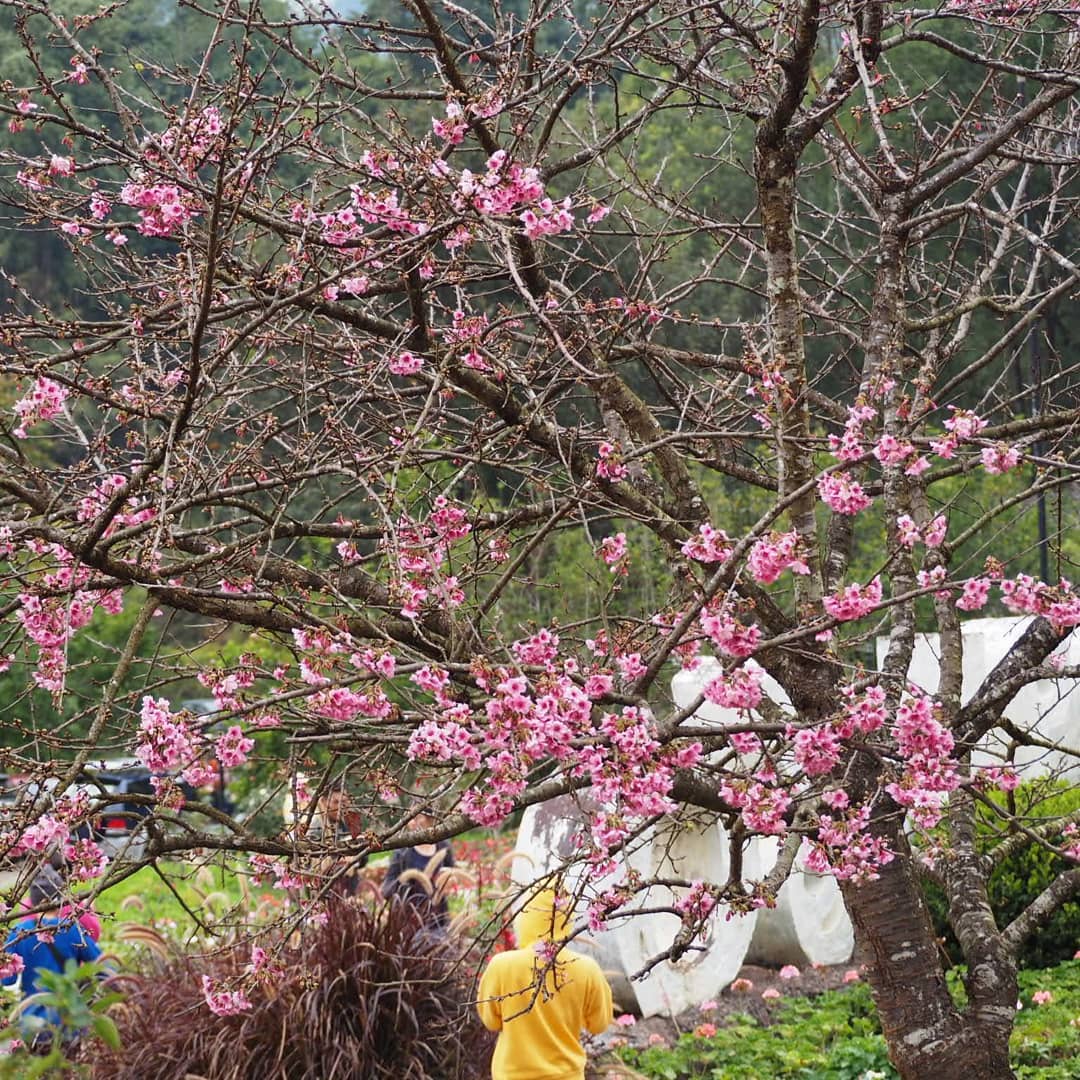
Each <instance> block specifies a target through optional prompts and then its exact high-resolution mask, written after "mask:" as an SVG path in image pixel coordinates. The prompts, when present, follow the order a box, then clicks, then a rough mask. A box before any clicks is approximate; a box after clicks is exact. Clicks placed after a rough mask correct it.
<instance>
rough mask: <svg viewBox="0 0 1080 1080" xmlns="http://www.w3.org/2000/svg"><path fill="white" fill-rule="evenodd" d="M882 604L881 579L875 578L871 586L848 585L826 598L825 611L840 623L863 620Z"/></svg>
mask: <svg viewBox="0 0 1080 1080" xmlns="http://www.w3.org/2000/svg"><path fill="white" fill-rule="evenodd" d="M880 603H881V578H880V577H875V578H874V580H873V581H871V582H870V584H869V585H867V586H865V587H863V586H860V585H854V584H853V585H848V586H847V587H846V588H844V589H840V590H838V591H837V592H835V593H834V594H833V595H832V596H826V597H825V599H824V601H823V604H824V606H825V610H826V611H827V612H828V613H829V614H830V615H831V616H832V617H833V618H834V619H838V620H839V621H840V622H847V621H849V620H851V619H861V618H862V617H863V616H864V615H869V614H870V612H871V611H873V610H874V609H875V608H876V607H877V606H878V605H879V604H880Z"/></svg>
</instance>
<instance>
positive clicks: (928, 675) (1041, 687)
mask: <svg viewBox="0 0 1080 1080" xmlns="http://www.w3.org/2000/svg"><path fill="white" fill-rule="evenodd" d="M1031 621H1032V620H1031V619H1030V618H1029V617H1026V616H1014V617H1009V618H996V619H968V620H965V621H964V622H963V623H962V624H961V634H962V637H963V644H964V659H963V683H962V689H961V700H962V701H963V702H967V701H969V700H970V699H971V698H972V696H974V694H975V693H976V692H977V691H978V689H979V687H980V686H981V685H982V683H983V680H984V679H985V678H986V676H987V675H988V674H989V673H990V672H991V671H993V670H994V668H995V667H996V666H997V665H998V663H999V662H1000V661H1001V660H1002V659H1003V658H1004V656H1005V654H1006V653H1007V652H1008V651H1009V649H1010V648H1012V646H1013V645H1014V644H1015V643H1016V642H1017V641H1018V640H1019V639H1020V637H1021V636H1022V635H1023V633H1024V630H1025V629H1026V628H1027V627H1028V625H1029V624H1030V623H1031ZM888 647H889V642H888V638H885V637H879V638H878V639H877V660H878V664H879V665H880V664H881V663H882V662H883V661H884V659H885V654H886V652H887V651H888ZM1058 651H1059V654H1060V655H1063V656H1064V657H1065V659H1066V661H1067V662H1068V663H1070V664H1076V663H1080V640H1078V637H1077V635H1075V634H1072V635H1070V636H1069V637H1068V638H1067V639H1066V641H1065V643H1064V644H1063V645H1062V646H1061V648H1060V649H1059V650H1058ZM907 675H908V681H909V682H912V683H915V684H916V685H917V686H919V687H920V688H921V689H922V690H924V691H925V692H927V693H930V694H933V693H936V691H937V689H938V682H939V677H940V644H939V638H938V635H937V634H918V635H917V636H916V638H915V650H914V653H913V655H912V658H911V664H910V665H909V666H908V673H907ZM1005 716H1006V717H1007V718H1008V719H1010V720H1012V721H1013V722H1014V723H1015V725H1016V726H1017V727H1018V728H1020V729H1021V730H1023V731H1028V732H1033V733H1034V734H1036V735H1038V736H1039V738H1040V739H1042V740H1044V741H1047V742H1053V743H1057V744H1059V745H1060V747H1061V749H1060V750H1047V749H1044V748H1042V747H1035V746H1018V747H1016V748H1015V752H1014V754H1013V761H1014V762H1015V765H1016V766H1017V769H1018V771H1019V772H1020V773H1021V774H1022V775H1023V776H1025V777H1027V776H1036V775H1045V774H1048V773H1055V774H1059V775H1062V776H1068V777H1070V778H1071V779H1073V780H1076V779H1080V688H1077V687H1076V685H1075V682H1074V680H1072V679H1043V680H1042V681H1040V682H1037V683H1032V684H1030V685H1029V686H1025V687H1024V688H1023V689H1022V690H1021V691H1020V692H1019V693H1018V694H1017V695H1016V697H1015V698H1014V699H1013V700H1012V702H1010V704H1009V706H1008V708H1007V709H1006V710H1005ZM1008 743H1009V738H1008V736H1007V735H1003V734H1002V733H1001V732H1000V731H995V732H993V733H991V735H990V736H988V737H987V739H985V740H984V741H983V743H982V744H981V746H980V748H979V749H978V750H977V751H976V752H975V753H974V754H973V755H972V762H973V763H974V764H976V765H994V764H1002V762H1003V761H1004V759H1005V757H1006V752H1007V750H1008Z"/></svg>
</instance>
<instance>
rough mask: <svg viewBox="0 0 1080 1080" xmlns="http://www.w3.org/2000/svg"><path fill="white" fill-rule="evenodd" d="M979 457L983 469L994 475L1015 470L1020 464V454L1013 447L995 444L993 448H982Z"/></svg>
mask: <svg viewBox="0 0 1080 1080" xmlns="http://www.w3.org/2000/svg"><path fill="white" fill-rule="evenodd" d="M979 457H980V458H981V459H982V463H983V468H984V469H986V471H987V472H988V473H993V474H995V475H996V474H998V473H1004V472H1008V471H1009V470H1010V469H1015V468H1016V466H1017V465H1019V464H1020V459H1021V454H1020V451H1019V450H1018V449H1017V448H1016V447H1015V446H1008V445H1007V444H1006V443H996V444H995V445H994V446H984V447H983V448H982V451H981V452H980V454H979Z"/></svg>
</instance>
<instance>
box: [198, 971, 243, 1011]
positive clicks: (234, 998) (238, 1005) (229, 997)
mask: <svg viewBox="0 0 1080 1080" xmlns="http://www.w3.org/2000/svg"><path fill="white" fill-rule="evenodd" d="M202 991H203V999H204V1000H205V1001H206V1005H207V1008H209V1010H210V1011H211V1012H212V1013H213V1014H214V1015H215V1016H236V1015H237V1014H239V1013H242V1012H249V1011H250V1010H251V1007H252V1006H251V1002H250V1001H249V1000H248V998H247V995H246V994H245V993H244V991H243V990H226V989H224V988H223V987H222V986H221V984H220V983H218V982H216V981H215V980H214V979H211V978H210V976H209V975H203V977H202Z"/></svg>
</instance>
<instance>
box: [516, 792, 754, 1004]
mask: <svg viewBox="0 0 1080 1080" xmlns="http://www.w3.org/2000/svg"><path fill="white" fill-rule="evenodd" d="M582 828H583V811H582V810H581V809H580V808H579V805H578V804H577V803H576V802H575V801H574V800H573V799H572V798H571V797H568V796H564V797H562V798H559V799H553V800H551V801H550V802H547V803H543V804H540V805H537V806H532V807H529V808H528V809H527V810H526V811H525V815H524V817H523V819H522V823H521V827H520V829H519V831H518V841H517V847H516V851H517V853H518V854H519V857H518V858H515V859H514V860H513V862H512V864H511V876H512V879H513V881H514V882H515V884H516V885H518V887H519V888H523V889H524V888H527V887H528V886H530V885H532V884H533V883H535V882H537V881H538V880H539V879H540V878H543V877H544V876H545V875H547V874H550V873H551V872H552V871H553V870H557V869H559V868H560V867H564V868H566V866H567V861H568V859H569V858H571V857H572V856H573V854H574V850H575V844H574V841H575V838H576V837H577V835H578V833H579V832H580V831H581V829H582ZM729 860H730V854H729V848H728V842H727V834H726V832H725V830H724V829H723V827H722V826H720V825H719V824H717V823H713V824H711V825H701V826H699V825H697V824H695V823H693V822H691V821H683V820H678V821H676V820H672V821H670V822H667V823H665V824H663V825H662V826H661V827H660V828H659V829H653V830H650V831H649V832H648V833H646V834H643V836H642V837H641V838H640V839H639V841H638V842H637V843H636V844H635V845H634V846H633V849H632V850H631V851H630V852H628V854H627V856H626V858H625V860H624V865H625V866H626V867H632V868H633V869H635V870H637V871H638V872H639V873H640V874H642V875H643V876H644V877H653V876H657V875H659V876H662V877H679V878H683V879H685V880H694V879H697V878H703V879H705V880H708V881H725V880H726V878H727V873H728V867H729ZM743 862H744V874H745V875H746V876H747V877H756V876H758V875H759V873H760V867H759V865H758V862H757V858H756V855H755V854H754V849H753V848H752V847H751V848H750V849H749V850H748V851H746V852H744V854H743ZM622 877H623V872H622V870H621V869H620V871H619V872H617V873H616V874H615V875H613V876H612V877H611V878H608V879H606V880H603V881H600V882H596V883H592V882H589V881H587V880H586V878H585V876H584V874H583V871H582V868H581V867H569V868H566V869H565V872H564V876H563V885H564V887H565V888H566V889H567V890H569V891H572V892H573V893H574V894H575V895H577V896H578V898H579V899H578V911H577V914H578V916H579V917H583V916H584V913H585V910H586V908H587V907H588V904H589V901H590V899H591V898H592V897H594V896H595V895H596V894H597V892H602V891H603V890H604V889H605V888H608V887H609V886H611V885H614V884H616V883H617V882H618V881H619V880H621V879H622ZM684 891H685V890H682V889H670V888H668V887H666V886H660V885H656V886H653V887H652V888H650V889H648V890H647V891H645V892H643V893H640V894H639V895H638V896H636V897H635V898H634V900H633V901H632V902H631V906H630V908H629V909H628V912H629V913H628V914H624V915H617V916H615V917H613V918H611V919H610V920H609V922H608V924H607V926H606V927H605V929H604V930H602V931H600V932H599V933H594V934H589V935H588V938H587V939H583V938H578V939H577V941H578V942H579V943H580V947H581V948H582V949H586V948H590V949H591V950H592V951H593V955H594V956H595V957H596V959H597V960H598V962H599V963H600V965H601V967H603V968H604V969H605V971H606V972H607V974H608V977H609V979H610V981H611V983H612V989H613V991H614V992H615V996H616V1000H617V1001H618V1002H619V1003H620V1005H622V1007H623V1008H625V1009H627V1010H629V1011H634V1012H638V1013H640V1014H641V1015H642V1016H646V1017H647V1016H657V1015H666V1016H676V1015H677V1014H679V1013H680V1012H683V1011H685V1010H686V1009H689V1008H692V1007H694V1006H696V1005H698V1004H700V1003H701V1002H702V1001H704V1000H706V999H707V998H710V997H714V996H715V995H716V994H718V993H720V991H722V990H723V989H724V988H725V987H726V986H728V985H729V984H730V982H731V981H732V979H734V978H735V976H736V975H737V973H738V971H739V968H740V967H741V966H742V963H743V957H744V956H745V955H746V950H747V948H748V947H749V945H750V940H751V938H752V937H753V933H754V926H755V924H756V922H757V918H758V913H757V912H756V911H753V912H750V913H749V914H747V915H740V916H735V917H733V918H730V919H728V918H727V917H726V915H727V913H726V911H725V910H723V909H722V908H718V909H717V911H716V913H715V914H714V916H713V918H712V919H711V920H710V922H709V929H708V932H707V934H706V936H705V938H704V940H699V941H696V942H694V944H695V945H698V946H701V948H695V949H691V950H688V951H687V952H686V953H685V954H684V955H683V956H682V957H681V958H680V959H679V960H678V961H677V962H675V963H672V962H671V961H670V960H664V961H662V962H661V963H659V964H657V965H656V966H655V967H653V968H652V969H651V970H650V971H649V973H648V974H647V975H646V976H645V977H644V978H642V979H639V980H636V981H633V982H632V981H631V980H630V976H632V975H634V974H636V973H637V972H639V971H640V970H641V969H642V968H644V967H645V965H646V964H647V963H648V962H649V961H650V960H651V959H652V958H654V957H655V956H657V955H658V954H660V953H662V952H664V950H666V949H667V948H669V947H670V946H671V944H672V941H673V940H674V938H675V936H676V934H677V933H678V931H679V928H680V926H681V922H680V919H679V917H678V916H677V915H674V914H666V913H660V912H653V913H650V914H640V915H638V914H632V912H634V911H638V910H641V909H643V908H653V907H662V906H671V905H673V904H674V902H675V901H676V900H677V899H678V896H679V894H681V893H682V892H684Z"/></svg>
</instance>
